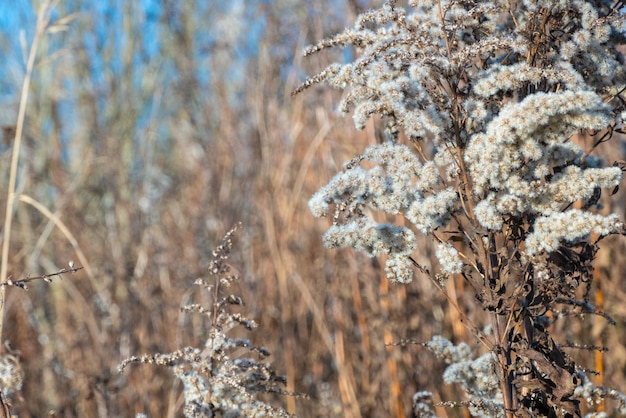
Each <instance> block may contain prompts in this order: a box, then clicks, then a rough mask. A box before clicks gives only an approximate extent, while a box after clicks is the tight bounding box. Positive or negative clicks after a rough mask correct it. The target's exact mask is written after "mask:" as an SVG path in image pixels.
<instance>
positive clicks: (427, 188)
mask: <svg viewBox="0 0 626 418" xmlns="http://www.w3.org/2000/svg"><path fill="white" fill-rule="evenodd" d="M409 5H410V7H411V9H405V8H403V7H400V6H399V5H398V2H397V1H387V2H386V3H385V5H384V6H383V7H381V8H380V9H377V10H371V11H368V12H366V13H364V14H363V15H361V16H360V17H359V18H358V19H357V22H356V23H355V25H354V27H352V28H349V29H346V30H345V31H344V32H342V33H341V34H339V35H336V36H334V37H333V38H331V39H329V40H324V41H320V42H319V43H318V44H317V45H314V46H312V47H309V48H307V50H306V53H307V54H311V53H316V52H319V51H322V50H324V49H326V48H331V47H336V46H342V47H343V46H347V45H352V46H353V47H354V48H355V49H356V50H357V52H358V53H357V54H355V55H356V56H357V58H356V59H355V60H354V61H353V62H349V63H346V64H333V65H332V66H330V67H329V68H328V69H326V70H323V71H322V72H321V73H319V74H318V75H316V76H313V77H311V78H310V79H309V80H307V81H306V82H305V83H304V84H303V85H302V87H301V88H299V89H297V91H296V92H299V91H302V90H303V89H305V88H307V87H310V86H311V85H313V84H315V83H318V82H322V81H324V82H327V83H329V84H330V85H331V86H333V87H336V88H340V89H343V90H345V94H344V100H343V102H342V103H341V104H340V109H341V110H343V111H345V112H349V111H352V112H353V118H354V122H355V125H356V127H357V128H359V129H362V128H364V127H365V125H366V123H367V121H368V120H369V119H370V118H371V117H372V116H374V115H377V116H379V117H381V118H382V119H383V123H384V124H385V128H386V136H387V139H388V142H387V143H383V144H379V145H375V146H372V147H370V148H368V150H366V152H365V153H364V154H363V156H361V157H359V158H357V159H355V160H352V161H351V162H350V163H349V165H348V167H347V169H346V171H344V172H342V173H339V174H337V175H336V176H335V178H333V179H332V180H331V181H330V182H329V184H328V185H326V186H325V187H323V188H322V189H321V190H320V191H319V192H318V193H316V194H315V195H314V196H313V198H312V199H311V201H310V202H309V206H310V208H311V211H312V213H313V214H314V215H315V216H324V215H327V214H328V213H331V211H332V210H333V209H334V213H335V216H334V217H333V225H332V226H331V227H330V229H329V230H328V232H327V233H326V234H325V235H324V242H325V244H326V245H327V246H329V247H344V246H351V247H354V248H356V249H359V250H361V251H364V252H366V253H367V254H369V255H371V256H377V255H381V254H387V255H388V258H387V265H386V267H385V271H386V272H387V276H388V277H389V279H390V280H393V281H401V282H406V281H409V280H410V278H412V274H411V272H410V269H411V266H417V265H416V264H415V263H414V261H413V259H412V258H411V253H412V252H413V251H415V250H416V249H417V248H416V247H417V245H416V242H417V241H416V240H417V239H416V237H415V234H416V233H422V234H424V235H434V236H435V240H434V241H435V242H439V243H440V244H439V246H438V248H437V251H436V256H437V258H438V260H439V264H440V266H441V272H432V273H431V270H430V269H428V268H424V267H421V266H417V267H418V269H419V272H420V273H422V274H426V275H429V276H430V278H431V279H432V280H433V281H434V282H438V278H440V277H441V276H442V275H441V273H444V274H450V273H462V274H463V276H464V278H466V279H468V280H469V281H470V283H472V284H473V286H472V287H473V288H474V290H475V292H476V294H475V297H476V300H479V301H480V303H481V304H482V306H483V308H484V309H485V310H487V311H488V312H489V313H490V314H491V316H492V320H493V321H494V324H495V323H497V324H500V325H502V324H507V325H506V326H500V327H494V328H493V329H494V330H496V331H495V333H497V334H498V335H493V336H492V337H491V338H490V339H488V340H484V342H485V343H486V344H487V345H490V346H492V347H493V349H494V350H493V353H492V354H490V355H487V356H486V357H484V359H483V360H481V361H483V363H484V364H482V365H480V367H482V369H481V370H482V371H481V373H484V374H485V376H487V375H489V374H490V373H491V374H490V376H491V377H492V378H493V379H492V380H493V381H497V380H499V382H500V383H499V387H501V388H502V390H503V391H504V393H499V394H497V396H499V397H498V398H494V397H493V396H496V394H495V392H493V393H491V395H493V396H492V397H491V398H490V399H497V401H485V400H484V399H483V398H481V399H482V400H481V399H478V398H479V397H481V396H484V395H479V393H483V392H481V391H480V390H477V391H475V392H471V391H472V390H474V389H472V388H475V387H477V383H476V382H474V383H471V384H470V383H467V382H468V379H470V378H471V377H472V376H473V377H476V376H477V375H476V373H478V372H477V371H476V370H475V369H472V367H474V366H471V367H470V363H471V364H474V362H475V361H474V360H471V361H470V360H458V361H454V362H452V363H456V364H460V366H458V367H457V366H453V365H452V363H451V368H450V372H449V373H448V376H449V379H448V380H450V381H459V382H466V383H463V384H464V385H465V388H466V391H467V392H468V394H469V393H474V395H475V396H474V395H472V396H474V398H475V401H476V402H475V403H471V402H470V405H468V406H470V409H471V408H474V410H472V411H475V412H476V413H482V414H484V415H486V416H495V415H497V414H501V411H500V412H498V413H497V414H496V412H495V411H496V409H497V408H502V407H504V408H506V409H507V411H508V412H507V415H509V416H512V414H513V413H514V411H517V410H518V409H519V410H520V411H521V410H522V409H524V408H525V410H528V409H529V408H530V410H542V411H545V413H546V414H548V415H550V414H557V413H558V414H564V416H578V415H580V410H579V406H578V403H576V402H575V401H573V400H571V396H572V394H573V387H570V386H571V385H570V384H569V383H567V382H566V379H565V378H564V377H563V376H565V377H568V376H569V377H571V376H574V374H575V373H577V372H576V371H575V366H574V364H573V363H572V362H571V361H570V360H569V359H568V357H567V356H566V354H565V353H564V352H562V351H561V349H560V348H559V346H558V344H556V343H555V342H554V341H553V340H552V337H551V335H550V334H549V333H548V332H547V331H546V329H545V327H544V326H543V325H542V324H544V323H545V320H544V319H543V318H542V315H544V314H545V313H546V312H547V311H552V312H553V313H556V312H557V311H558V305H559V304H564V305H567V306H569V307H572V308H573V309H579V310H582V309H586V310H588V311H590V312H595V313H598V314H601V313H599V312H597V311H595V310H594V308H593V307H591V306H590V305H589V304H588V301H586V300H583V301H578V300H576V295H577V292H576V290H577V289H578V287H579V286H582V285H583V284H584V285H585V286H589V285H590V282H591V280H592V274H590V271H592V268H593V267H592V265H591V261H592V260H593V257H594V256H595V253H596V251H597V249H596V247H595V244H594V243H591V242H589V236H590V234H591V233H592V232H593V233H597V234H599V235H601V236H604V235H608V234H616V233H623V229H624V228H623V225H622V222H621V221H620V220H619V219H617V217H616V216H615V215H608V216H605V215H601V214H598V213H595V212H593V209H594V208H595V206H596V204H597V203H598V202H599V199H600V197H601V195H602V193H603V191H604V190H605V189H613V188H615V187H617V186H618V185H619V184H620V183H621V181H622V169H621V168H620V167H618V166H605V165H604V162H602V161H600V160H599V159H595V158H594V157H593V156H590V155H588V152H586V151H587V150H585V151H583V149H582V148H581V147H580V146H579V145H578V144H577V143H576V142H575V141H573V140H572V137H573V136H574V135H576V134H578V133H580V134H583V135H597V136H598V138H600V139H598V140H597V141H596V143H600V142H602V141H605V140H606V139H608V138H610V136H611V135H612V133H613V132H615V130H614V128H615V127H616V126H621V124H622V119H623V115H624V114H625V113H624V110H625V106H624V104H623V103H626V100H624V97H622V93H623V91H624V85H626V71H624V67H623V65H622V63H623V59H622V56H621V54H620V53H619V52H618V51H617V45H618V44H619V43H622V40H623V35H622V34H621V33H622V32H620V31H623V28H624V26H625V24H624V17H623V15H622V14H621V11H620V10H619V7H611V6H610V5H609V4H607V3H601V2H595V3H594V2H586V1H582V0H571V1H549V2H547V3H546V2H532V1H524V2H517V3H511V2H503V1H493V2H475V1H466V2H433V1H419V2H418V1H410V2H409ZM539 28H541V29H539ZM401 134H403V135H401ZM404 139H406V141H407V142H411V143H413V144H415V145H416V148H417V149H418V150H419V152H414V150H413V149H412V147H409V146H408V145H404V144H403V143H402V142H403V140H404ZM363 161H369V162H371V163H373V165H374V166H373V167H371V166H370V167H371V168H369V169H366V168H363V167H362V166H361V162H363ZM379 210H381V211H384V212H386V213H389V214H394V215H400V216H402V217H404V219H405V220H406V222H403V224H402V226H393V225H388V224H383V225H379V224H375V223H373V222H372V221H371V219H372V218H373V216H370V213H371V212H373V211H379ZM448 238H451V239H452V240H453V241H454V242H455V246H457V243H458V246H459V248H460V247H461V246H462V247H463V250H462V251H463V256H464V259H463V261H461V259H460V255H459V253H458V251H457V249H456V248H455V247H453V246H452V245H451V244H449V243H448V242H447V240H448ZM481 284H482V287H481ZM579 293H580V292H579ZM587 294H588V291H586V292H585V295H587ZM585 297H586V296H585ZM522 306H523V307H524V308H523V309H522V308H520V307H522ZM555 316H558V315H555ZM520 329H523V330H524V332H520V331H519V330H520ZM502 342H506V344H504V346H503V345H502V344H503V343H502ZM514 342H515V346H514V344H513V343H514ZM494 359H495V360H494ZM496 360H497V361H496ZM467 362H469V363H467ZM490 362H491V363H490ZM465 363H467V364H465ZM487 363H490V364H492V366H493V364H497V365H498V370H497V373H496V372H495V371H494V369H493V367H491V366H489V367H487ZM462 364H464V365H462ZM463 370H465V371H467V373H468V374H466V375H463V376H462V373H461V371H463ZM472 370H473V371H472ZM559 376H561V377H559ZM522 378H523V379H526V380H531V381H532V382H533V384H535V386H534V387H533V390H531V391H528V390H526V389H524V390H522V388H523V384H521V383H519V382H521V381H522V380H520V379H522ZM512 382H518V383H516V384H513V383H512ZM483 386H484V385H483ZM555 387H556V389H555ZM528 393H531V394H532V396H531V395H529V394H528ZM555 393H556V394H555ZM481 402H482V403H481ZM490 402H491V403H490ZM494 402H495V403H494ZM494 408H495V409H494ZM533 408H534V409H533ZM481 411H482V412H481ZM563 411H565V412H563ZM524 413H526V412H524ZM490 414H495V415H490ZM568 414H569V415H568Z"/></svg>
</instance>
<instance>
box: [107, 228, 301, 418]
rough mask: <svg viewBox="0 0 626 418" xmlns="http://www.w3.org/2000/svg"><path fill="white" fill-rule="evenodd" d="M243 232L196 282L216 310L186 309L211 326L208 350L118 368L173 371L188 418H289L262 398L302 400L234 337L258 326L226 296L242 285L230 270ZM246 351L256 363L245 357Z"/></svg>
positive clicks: (257, 352) (262, 353) (254, 349)
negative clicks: (231, 288)
mask: <svg viewBox="0 0 626 418" xmlns="http://www.w3.org/2000/svg"><path fill="white" fill-rule="evenodd" d="M238 227H239V225H238V226H235V227H234V228H232V229H231V230H230V231H228V232H227V233H226V235H225V236H224V238H223V239H222V242H221V244H220V245H219V246H218V247H217V248H215V250H214V251H213V260H212V261H211V264H210V266H209V279H208V280H205V279H198V280H196V282H195V285H197V286H200V287H201V288H202V289H203V290H205V291H206V292H208V293H209V294H210V295H211V299H212V304H211V306H209V307H204V306H202V305H197V304H194V305H187V306H184V307H183V308H182V310H183V311H185V312H194V313H199V314H201V315H203V316H205V317H206V318H207V320H208V321H209V322H210V330H209V335H208V338H207V340H206V341H205V344H204V348H198V347H185V348H183V349H180V350H177V351H175V352H173V353H167V354H147V355H143V356H140V357H135V356H133V357H130V358H128V359H126V360H124V362H122V364H121V365H120V366H119V370H120V372H121V371H123V370H124V369H125V368H126V367H127V366H128V365H129V364H130V363H147V364H157V365H162V366H167V367H171V368H172V369H173V371H174V375H175V376H176V377H177V378H178V379H180V380H181V382H182V383H183V386H184V389H183V394H184V397H185V407H184V414H185V416H186V417H214V416H218V417H219V416H222V417H229V418H235V417H290V416H292V415H290V414H288V413H287V412H286V411H284V410H283V409H281V408H277V407H274V406H272V405H270V404H269V403H266V402H263V401H261V400H259V399H257V395H258V394H263V393H275V394H281V395H289V396H301V395H298V394H295V393H290V392H287V391H285V390H283V389H282V387H283V385H284V384H285V383H286V379H285V378H284V377H283V376H280V375H277V374H276V373H275V371H274V370H273V368H272V367H271V366H270V365H269V363H264V362H262V360H263V359H265V358H267V357H268V356H269V355H270V354H269V352H268V351H267V350H266V349H265V348H263V347H258V346H255V345H254V344H253V343H252V342H251V341H250V340H248V339H245V338H235V337H232V336H231V335H230V334H231V333H232V331H233V330H234V329H235V328H237V327H243V328H244V329H246V330H248V331H251V330H253V329H254V328H256V326H257V325H256V323H255V322H254V321H253V320H251V319H248V318H246V317H245V316H243V315H241V314H240V313H236V312H232V307H233V306H242V305H243V300H242V299H241V298H240V297H239V296H236V295H234V294H230V293H224V291H225V290H226V289H227V288H228V287H229V286H230V285H231V284H232V283H233V282H235V281H237V280H238V279H239V276H238V275H237V274H234V273H233V271H232V269H231V266H230V265H229V264H228V258H229V256H230V253H231V250H232V247H233V241H232V239H233V234H234V233H235V231H236V230H237V228H238ZM242 350H243V351H244V352H247V353H249V354H250V355H251V357H243V356H241V351H242ZM254 357H256V358H254Z"/></svg>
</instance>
